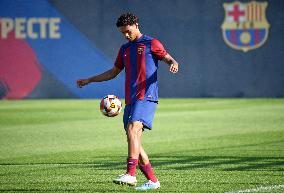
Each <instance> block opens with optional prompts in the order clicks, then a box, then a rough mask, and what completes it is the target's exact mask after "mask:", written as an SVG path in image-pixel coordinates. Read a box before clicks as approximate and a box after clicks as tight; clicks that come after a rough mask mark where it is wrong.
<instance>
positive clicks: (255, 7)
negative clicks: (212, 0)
mask: <svg viewBox="0 0 284 193" xmlns="http://www.w3.org/2000/svg"><path fill="white" fill-rule="evenodd" d="M267 4H268V3H267V2H256V1H251V2H249V3H241V2H239V1H236V2H233V3H224V4H223V6H224V9H225V19H224V22H223V24H222V32H223V38H224V40H225V42H226V44H227V45H228V46H230V47H231V48H234V49H237V50H242V51H244V52H247V51H249V50H252V49H256V48H258V47H260V46H262V45H263V44H264V43H265V41H266V40H267V37H268V32H269V23H268V22H267V20H266V15H265V13H266V8H267Z"/></svg>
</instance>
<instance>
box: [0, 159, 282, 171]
mask: <svg viewBox="0 0 284 193" xmlns="http://www.w3.org/2000/svg"><path fill="white" fill-rule="evenodd" d="M114 160H115V161H114ZM151 162H152V165H153V166H155V167H158V168H159V169H161V170H163V169H165V170H167V169H173V170H194V169H203V168H210V169H216V170H223V171H245V170H262V171H284V157H238V156H179V155H176V156H165V155H158V154H157V155H152V156H151ZM125 164H126V161H125V157H118V156H114V157H111V156H109V157H103V156H101V157H96V158H94V161H90V162H80V163H76V162H70V163H69V162H58V163H47V162H41V163H20V164H12V163H11V164H10V163H2V164H0V166H26V167H31V168H32V167H33V166H34V167H39V168H40V167H44V169H49V168H51V169H52V168H73V169H75V168H93V169H97V170H112V169H116V170H123V169H125V167H126V166H125ZM0 175H1V172H0Z"/></svg>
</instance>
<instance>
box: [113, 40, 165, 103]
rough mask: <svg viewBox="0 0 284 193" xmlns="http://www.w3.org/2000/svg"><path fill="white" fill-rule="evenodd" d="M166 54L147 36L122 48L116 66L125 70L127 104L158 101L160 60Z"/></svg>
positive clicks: (157, 43) (161, 47)
mask: <svg viewBox="0 0 284 193" xmlns="http://www.w3.org/2000/svg"><path fill="white" fill-rule="evenodd" d="M166 54H167V51H166V50H165V48H164V46H163V45H162V44H161V43H160V42H159V41H158V40H157V39H154V38H152V37H149V36H146V35H142V36H141V37H140V38H139V39H138V40H137V41H135V42H128V43H126V44H124V45H122V46H121V48H120V50H119V53H118V55H117V57H116V61H115V63H114V65H115V66H116V67H117V68H119V69H121V70H122V69H124V68H125V74H126V78H125V103H126V104H131V103H133V102H135V101H136V100H148V101H158V84H157V70H158V60H162V59H163V58H164V57H165V56H166Z"/></svg>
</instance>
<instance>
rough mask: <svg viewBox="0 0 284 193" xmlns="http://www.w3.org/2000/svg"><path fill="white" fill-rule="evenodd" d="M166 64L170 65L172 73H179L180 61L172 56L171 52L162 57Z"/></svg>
mask: <svg viewBox="0 0 284 193" xmlns="http://www.w3.org/2000/svg"><path fill="white" fill-rule="evenodd" d="M162 60H163V61H164V62H165V63H166V64H168V65H169V71H170V72H172V73H177V72H178V63H177V61H175V59H173V57H171V55H170V54H167V55H166V56H165V57H164V58H163V59H162Z"/></svg>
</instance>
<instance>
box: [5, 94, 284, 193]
mask: <svg viewBox="0 0 284 193" xmlns="http://www.w3.org/2000/svg"><path fill="white" fill-rule="evenodd" d="M153 127H154V129H153V131H150V132H149V131H148V132H145V133H144V134H143V139H142V141H143V145H144V147H145V150H146V151H147V152H148V154H149V157H150V159H151V161H152V165H153V166H154V170H155V172H156V175H157V177H158V178H159V180H160V182H161V186H162V187H161V189H160V190H157V191H155V192H166V193H170V192H186V193H187V192H188V193H196V192H199V193H201V192H202V193H215V192H216V193H224V192H231V193H241V192H284V99H161V100H160V103H159V105H158V110H157V112H156V116H155V121H154V126H153ZM126 156H127V143H126V136H125V134H124V130H123V129H122V114H121V115H119V116H118V117H115V118H107V117H104V116H103V115H102V114H101V113H100V111H99V101H98V100H24V101H0V192H134V190H133V188H131V187H128V186H120V185H115V184H113V183H112V179H113V178H114V177H116V175H118V174H122V173H124V171H125V161H126ZM137 178H138V181H139V184H140V183H143V182H144V181H145V179H144V177H143V175H142V174H141V172H140V171H138V174H137Z"/></svg>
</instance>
